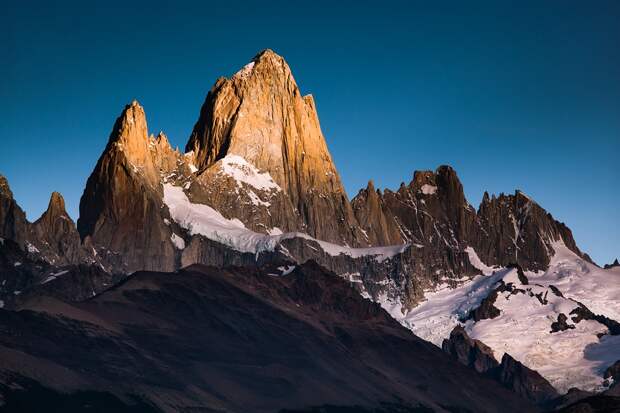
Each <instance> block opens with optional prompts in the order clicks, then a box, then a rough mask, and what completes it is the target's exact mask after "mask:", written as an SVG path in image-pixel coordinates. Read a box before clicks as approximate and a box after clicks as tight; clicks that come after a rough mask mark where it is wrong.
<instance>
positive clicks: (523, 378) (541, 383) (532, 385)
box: [494, 353, 558, 404]
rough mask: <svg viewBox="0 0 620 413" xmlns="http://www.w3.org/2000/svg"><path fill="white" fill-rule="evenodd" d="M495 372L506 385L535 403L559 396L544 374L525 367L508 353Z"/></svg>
mask: <svg viewBox="0 0 620 413" xmlns="http://www.w3.org/2000/svg"><path fill="white" fill-rule="evenodd" d="M494 374H495V375H496V376H497V377H498V378H499V381H500V382H501V383H503V384H504V385H505V386H506V387H508V388H509V389H511V390H512V391H514V392H515V393H517V394H518V395H520V396H522V397H525V398H526V399H528V400H531V401H533V402H534V403H539V404H540V403H545V402H549V401H551V400H553V399H555V398H556V397H558V393H557V391H556V390H555V389H554V388H553V386H552V385H551V384H549V382H548V381H547V380H546V379H545V378H544V377H543V376H541V375H540V374H538V372H536V371H534V370H532V369H529V368H527V367H525V366H524V365H523V364H521V363H520V362H518V361H517V360H515V359H513V358H512V357H511V356H510V355H509V354H508V353H504V356H503V357H502V362H501V364H500V366H499V367H498V370H497V371H496V372H494Z"/></svg>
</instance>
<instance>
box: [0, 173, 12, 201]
mask: <svg viewBox="0 0 620 413" xmlns="http://www.w3.org/2000/svg"><path fill="white" fill-rule="evenodd" d="M0 197H3V198H8V199H13V192H12V191H11V187H10V186H9V181H8V179H6V177H5V176H4V175H1V174H0Z"/></svg>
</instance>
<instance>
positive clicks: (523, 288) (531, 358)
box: [383, 241, 620, 393]
mask: <svg viewBox="0 0 620 413" xmlns="http://www.w3.org/2000/svg"><path fill="white" fill-rule="evenodd" d="M553 249H554V251H555V254H554V256H553V257H552V259H551V261H550V264H549V267H548V268H547V270H546V271H538V272H534V271H525V270H524V269H522V268H521V267H520V266H518V265H512V266H509V267H496V268H489V267H486V266H484V265H483V264H482V263H479V265H480V267H481V271H480V273H481V275H479V276H477V277H475V278H474V279H472V280H463V281H461V282H460V283H459V285H457V286H456V287H454V288H451V287H449V286H447V285H444V286H437V287H436V288H435V289H433V290H429V291H427V293H426V295H425V301H424V302H423V303H421V304H420V305H418V306H417V307H415V308H413V309H412V310H411V311H409V312H407V313H406V314H403V313H401V312H398V311H392V312H391V313H392V314H393V315H394V316H395V317H396V318H397V319H399V320H400V321H401V323H403V324H404V325H406V326H409V328H411V330H412V331H413V332H414V333H415V334H416V335H418V336H420V337H422V338H425V339H427V340H429V341H431V342H434V343H436V344H437V345H441V343H442V341H443V340H444V339H445V338H447V337H448V336H449V335H450V331H452V329H453V328H454V327H455V326H457V325H462V326H463V327H464V329H465V331H466V332H467V334H468V335H469V336H470V337H471V338H472V339H476V340H480V341H482V342H483V343H484V344H485V345H486V346H488V347H489V348H490V349H491V350H492V351H493V352H494V354H495V356H496V357H498V358H500V357H502V355H503V354H504V353H508V354H509V355H510V356H512V357H513V358H515V359H516V360H518V361H520V362H521V363H523V364H524V365H525V366H526V367H528V368H530V369H533V370H536V371H537V372H539V373H540V374H541V375H542V376H543V377H544V378H545V379H547V380H548V381H549V382H550V383H551V384H552V385H553V386H554V387H555V388H556V389H557V390H558V391H559V392H561V393H564V392H566V391H568V390H569V389H570V388H572V387H578V388H580V389H582V390H589V391H604V390H606V389H607V388H608V387H609V383H606V380H605V377H604V376H605V370H606V369H607V368H608V367H609V366H611V365H612V364H613V363H614V362H615V361H616V360H617V359H618V356H619V353H618V349H619V348H620V347H619V345H620V335H619V334H620V329H619V328H618V327H619V326H620V324H619V323H618V321H617V320H620V271H618V270H617V269H615V268H614V269H608V270H605V269H601V268H599V267H597V266H595V265H593V264H591V263H589V262H588V261H587V260H585V259H584V258H582V257H580V256H578V255H577V254H575V253H574V252H573V251H571V250H570V249H569V248H568V247H566V246H565V245H563V244H562V243H561V242H559V241H558V242H556V243H555V244H554V245H553ZM476 259H477V258H476V257H472V261H475V260H476ZM383 305H384V306H386V307H388V308H389V303H384V304H383Z"/></svg>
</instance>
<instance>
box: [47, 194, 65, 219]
mask: <svg viewBox="0 0 620 413" xmlns="http://www.w3.org/2000/svg"><path fill="white" fill-rule="evenodd" d="M44 215H51V216H54V217H61V216H62V217H68V216H69V215H68V214H67V211H66V210H65V199H64V198H63V197H62V195H61V194H60V192H56V191H54V192H52V195H51V196H50V202H49V204H48V206H47V210H46V211H45V212H44Z"/></svg>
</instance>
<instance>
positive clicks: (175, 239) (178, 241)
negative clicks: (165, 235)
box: [170, 232, 185, 250]
mask: <svg viewBox="0 0 620 413" xmlns="http://www.w3.org/2000/svg"><path fill="white" fill-rule="evenodd" d="M170 240H172V244H174V246H175V247H176V248H177V249H179V250H184V249H185V240H184V239H183V238H181V237H179V236H178V235H177V234H175V233H174V232H173V233H172V235H171V236H170Z"/></svg>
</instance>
